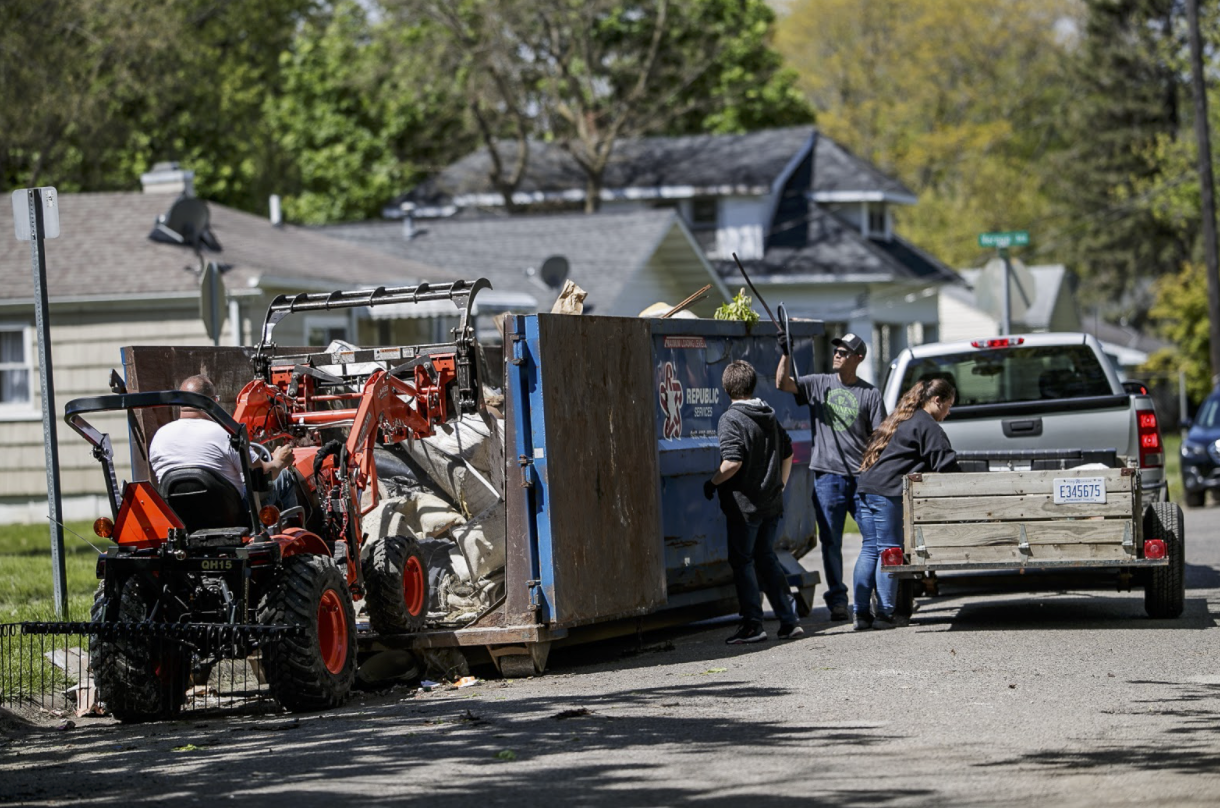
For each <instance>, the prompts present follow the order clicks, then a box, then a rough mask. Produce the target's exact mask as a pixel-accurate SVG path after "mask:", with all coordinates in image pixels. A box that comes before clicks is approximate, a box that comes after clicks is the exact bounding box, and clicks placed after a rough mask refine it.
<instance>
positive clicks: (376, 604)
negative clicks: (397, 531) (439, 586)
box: [364, 536, 430, 634]
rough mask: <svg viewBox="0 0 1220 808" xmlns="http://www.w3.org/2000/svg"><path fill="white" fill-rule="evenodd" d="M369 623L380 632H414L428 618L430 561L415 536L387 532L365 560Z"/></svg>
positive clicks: (365, 585) (374, 544) (421, 626)
mask: <svg viewBox="0 0 1220 808" xmlns="http://www.w3.org/2000/svg"><path fill="white" fill-rule="evenodd" d="M364 587H365V592H366V597H367V598H368V613H369V625H370V626H371V627H372V629H373V631H375V632H376V633H378V634H411V633H414V632H416V631H419V630H420V629H422V628H423V627H424V621H425V620H427V618H428V603H429V600H430V597H429V595H430V587H429V580H428V564H427V562H425V561H424V555H423V551H422V550H421V549H420V546H419V543H418V542H416V541H415V539H412V538H408V537H406V536H386V537H385V538H383V539H381V540H379V541H376V542H374V543H373V547H372V548H371V551H370V552H369V555H368V558H366V559H365V561H364Z"/></svg>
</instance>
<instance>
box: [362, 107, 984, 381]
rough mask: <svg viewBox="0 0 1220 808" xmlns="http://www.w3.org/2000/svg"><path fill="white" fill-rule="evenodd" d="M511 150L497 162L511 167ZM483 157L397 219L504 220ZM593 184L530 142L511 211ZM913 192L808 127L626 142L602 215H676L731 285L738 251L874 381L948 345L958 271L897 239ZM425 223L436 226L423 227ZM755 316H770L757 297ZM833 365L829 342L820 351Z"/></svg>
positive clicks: (567, 197) (559, 205)
mask: <svg viewBox="0 0 1220 808" xmlns="http://www.w3.org/2000/svg"><path fill="white" fill-rule="evenodd" d="M514 155H515V146H514V144H512V143H508V142H506V143H504V144H502V151H501V156H502V158H503V159H505V160H507V161H511V160H512V159H513V157H514ZM490 171H491V159H490V156H489V154H488V152H487V150H485V149H483V150H479V151H476V152H474V153H473V154H470V155H467V156H466V157H464V158H463V159H461V160H459V161H457V162H455V163H453V164H452V165H450V166H448V167H447V168H446V169H445V170H443V171H442V172H440V173H439V174H438V175H436V176H435V177H433V178H431V179H429V180H428V181H427V182H425V183H423V184H421V185H420V186H418V187H416V188H413V189H411V190H410V191H408V192H406V193H404V194H403V195H402V196H400V197H398V198H397V199H395V200H393V201H392V202H391V203H390V204H389V205H387V207H386V209H385V211H384V213H385V215H386V216H387V217H390V218H396V219H402V220H406V221H407V222H409V227H415V226H419V227H425V226H429V225H430V224H431V223H432V222H435V221H437V220H438V219H460V218H462V217H464V216H468V215H470V214H471V213H472V212H477V213H480V214H483V215H486V214H487V213H494V212H500V213H503V212H504V211H505V204H504V199H503V197H502V196H501V195H500V194H499V193H498V192H497V190H496V189H495V187H494V186H493V185H492V183H491V181H490V179H489V175H490ZM584 194H585V181H584V176H583V174H582V173H581V172H580V170H579V168H578V167H577V166H576V164H575V162H574V161H573V160H572V159H571V157H570V156H569V155H568V154H567V153H566V152H565V151H564V150H563V148H562V147H561V146H560V145H558V144H555V143H545V142H531V143H530V144H529V161H528V166H527V169H526V173H525V176H524V178H523V179H522V182H521V183H520V185H519V187H518V188H517V190H516V192H515V193H514V194H513V202H514V203H515V204H516V205H518V206H520V207H522V208H525V209H526V210H555V209H563V208H564V207H565V206H566V207H568V208H571V209H579V208H581V207H583V203H584ZM915 201H916V198H915V194H914V193H913V192H912V191H911V190H910V189H909V188H907V187H906V186H905V185H903V184H902V183H901V182H899V181H898V180H895V179H894V178H892V177H888V176H886V175H885V174H884V173H883V172H881V171H880V170H878V169H877V168H876V167H875V166H873V165H871V164H869V163H868V162H867V161H865V160H861V159H860V158H859V157H856V156H855V155H853V154H852V153H851V152H850V151H848V150H847V149H846V148H844V147H843V146H841V145H840V144H838V143H836V142H835V141H833V140H831V139H830V138H828V137H826V136H824V135H821V134H820V133H819V132H818V131H817V130H816V129H814V128H813V127H808V126H800V127H789V128H784V129H772V130H766V131H761V132H751V133H747V134H738V135H695V136H686V137H652V138H638V139H631V140H623V141H621V142H619V143H618V144H616V146H615V151H614V156H613V159H612V160H611V163H610V165H609V166H608V167H607V170H606V172H605V176H604V184H603V188H602V191H601V199H600V202H601V207H600V210H601V213H600V214H599V215H598V216H597V217H595V218H601V217H604V216H607V215H609V214H613V213H619V212H622V211H642V210H649V209H672V210H675V211H676V212H677V213H678V215H679V216H680V217H681V219H682V221H683V223H684V225H685V226H686V227H687V229H688V230H689V231H690V233H691V235H692V236H693V237H694V239H695V240H696V241H697V242H698V243H699V245H700V246H701V247H702V248H703V251H704V254H705V255H706V256H707V259H708V261H709V263H710V265H711V266H712V268H713V269H714V271H715V273H716V274H717V275H718V276H719V277H720V278H721V280H722V281H723V283H724V285H725V286H726V287H727V288H728V289H729V290H730V291H731V292H735V291H736V290H737V289H738V288H740V287H744V286H745V284H744V282H743V280H742V278H741V275H740V272H739V270H738V268H737V265H736V262H735V261H734V259H733V255H734V254H736V256H737V257H738V258H739V259H740V260H741V262H742V264H743V265H744V267H745V269H746V271H747V272H749V273H750V277H751V279H752V280H753V281H754V283H755V285H756V286H757V287H758V289H759V292H760V293H761V294H762V295H763V296H764V297H765V299H766V300H767V302H768V303H769V304H770V305H771V307H772V308H773V309H774V308H775V307H776V305H777V304H778V303H779V302H783V303H785V309H786V310H787V311H788V313H789V315H791V316H794V317H809V318H815V319H820V320H823V321H825V322H826V324H827V332H828V333H830V334H835V333H842V332H846V331H852V332H855V333H857V334H860V335H862V336H864V338H865V339H866V340H867V341H868V342H869V343H870V345H871V347H872V351H870V362H869V363H867V364H866V365H865V366H862V368H861V375H863V376H865V377H866V378H872V379H875V378H876V377H877V373H878V370H879V369H880V368H883V367H884V366H885V365H886V364H887V363H888V361H889V358H890V357H891V356H893V355H894V354H896V353H897V352H898V351H900V350H902V349H903V348H905V347H906V346H907V345H909V344H918V343H920V342H926V341H932V340H935V339H937V338H938V334H939V322H938V315H937V297H938V295H939V292H940V289H941V288H942V287H944V286H945V285H947V284H957V283H960V280H959V279H958V277H957V275H956V274H955V273H954V272H953V271H952V270H951V269H949V268H948V267H946V266H945V265H944V264H942V263H941V262H940V261H938V260H937V259H936V258H935V257H933V256H931V255H929V254H927V253H926V252H924V251H922V250H920V249H919V248H918V247H917V246H915V245H913V244H911V243H910V242H908V241H906V240H904V239H903V238H901V237H900V236H899V235H898V234H897V233H896V232H895V230H894V220H893V210H894V206H896V205H911V204H914V203H915ZM425 222H427V224H425ZM755 309H756V310H759V311H761V310H762V306H761V305H760V304H759V303H758V302H757V301H755ZM815 353H816V354H817V356H818V364H819V365H820V366H826V367H828V365H829V363H828V357H827V356H826V346H825V345H818V346H816V351H815Z"/></svg>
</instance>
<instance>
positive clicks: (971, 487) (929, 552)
mask: <svg viewBox="0 0 1220 808" xmlns="http://www.w3.org/2000/svg"><path fill="white" fill-rule="evenodd" d="M1139 476H1140V472H1139V468H1138V467H1136V466H1134V465H1130V466H1127V467H1124V468H1104V467H1101V466H1100V464H1099V465H1098V466H1094V467H1085V468H1067V469H1062V468H1060V469H1055V468H1051V469H1041V470H1027V471H991V472H974V473H971V472H967V473H960V474H953V473H942V474H936V473H925V474H910V475H907V477H906V478H905V479H904V480H903V525H904V530H903V547H902V548H890V549H887V550H885V551H883V553H882V568H883V570H884V571H886V572H890V573H892V574H893V575H895V576H896V577H898V578H899V581H900V583H899V590H898V603H897V606H896V611H897V612H898V613H899V614H901V615H904V616H907V617H909V616H910V615H911V613H912V611H913V607H914V600H915V598H916V597H917V596H919V595H934V594H938V592H939V582H940V573H949V574H950V575H954V576H958V575H966V574H972V573H996V572H1004V571H1007V572H1012V573H1018V574H1020V575H1022V576H1027V575H1028V576H1031V583H1033V580H1032V579H1033V578H1035V577H1037V576H1049V575H1056V576H1059V577H1061V578H1062V577H1066V578H1067V579H1068V580H1069V582H1070V583H1071V584H1072V585H1080V584H1089V583H1093V582H1094V581H1095V579H1096V577H1097V575H1098V574H1103V575H1107V574H1108V576H1107V577H1108V578H1109V580H1110V581H1112V582H1113V583H1114V584H1115V585H1116V586H1117V587H1118V589H1119V590H1128V591H1129V590H1131V589H1132V588H1133V587H1134V586H1142V587H1143V589H1144V607H1145V610H1146V611H1147V613H1148V616H1149V617H1153V618H1160V619H1166V618H1175V617H1178V616H1179V615H1180V614H1181V613H1182V610H1183V606H1184V603H1185V589H1184V581H1183V577H1184V570H1185V537H1184V535H1183V527H1182V511H1181V509H1180V508H1179V507H1178V506H1177V505H1175V504H1172V503H1169V502H1159V501H1156V502H1151V503H1148V504H1146V505H1145V504H1144V503H1143V501H1142V491H1141V486H1140V480H1139ZM946 580H949V578H948V576H946Z"/></svg>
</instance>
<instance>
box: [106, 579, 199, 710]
mask: <svg viewBox="0 0 1220 808" xmlns="http://www.w3.org/2000/svg"><path fill="white" fill-rule="evenodd" d="M156 600H157V598H156V594H155V593H154V592H153V587H152V585H151V584H150V583H149V582H147V581H145V580H143V579H141V578H137V577H131V578H128V579H127V581H126V582H125V583H124V584H123V589H122V591H121V592H120V593H119V613H118V620H119V621H120V622H123V623H141V622H144V621H146V620H147V619H148V617H149V615H150V614H151V612H152V610H153V607H154V606H155V605H156ZM105 606H106V599H105V585H104V584H103V585H102V586H99V587H98V589H97V592H96V594H95V595H94V596H93V606H92V608H91V609H90V617H91V619H92V620H93V622H94V623H101V622H102V619H103V617H104V614H105ZM89 658H90V660H91V667H92V669H93V681H94V684H95V685H96V686H97V693H98V698H99V699H100V700H101V701H102V702H103V703H104V704H105V705H106V708H107V709H108V710H109V711H110V714H111V715H113V716H114V717H115V718H117V719H118V720H119V721H123V722H134V721H146V720H149V719H152V718H161V717H167V716H170V715H173V714H174V713H175V712H177V711H178V710H179V709H181V707H182V705H183V703H184V702H185V701H186V688H187V680H188V679H189V677H190V672H191V671H190V656H189V654H187V653H186V652H185V651H184V650H183V649H182V647H181V646H180V645H179V644H178V643H177V642H176V641H175V640H172V639H169V638H154V637H149V636H140V635H138V634H127V635H126V636H123V635H120V636H117V637H112V638H108V637H107V635H106V634H94V635H92V636H91V637H90V639H89Z"/></svg>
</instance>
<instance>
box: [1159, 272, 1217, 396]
mask: <svg viewBox="0 0 1220 808" xmlns="http://www.w3.org/2000/svg"><path fill="white" fill-rule="evenodd" d="M1205 272H1206V269H1205V268H1204V267H1203V265H1202V264H1200V263H1196V262H1189V263H1187V264H1186V265H1185V266H1183V267H1182V269H1181V271H1179V272H1176V273H1173V274H1169V275H1165V276H1163V277H1161V278H1160V279H1158V280H1157V281H1156V284H1155V290H1154V291H1155V295H1156V303H1155V304H1154V305H1153V306H1152V311H1151V314H1152V317H1153V318H1155V319H1156V321H1157V323H1158V324H1159V326H1160V331H1161V333H1162V335H1163V336H1164V337H1165V338H1166V339H1168V340H1169V341H1170V342H1172V343H1173V346H1174V347H1173V348H1170V349H1166V350H1163V351H1158V352H1157V353H1155V354H1153V355H1152V356H1151V357H1149V358H1148V362H1147V363H1146V364H1145V365H1144V367H1143V368H1142V369H1143V370H1149V371H1157V372H1172V373H1176V372H1177V371H1179V370H1185V371H1186V393H1187V395H1188V396H1189V397H1190V399H1191V400H1192V401H1202V400H1203V399H1204V398H1205V397H1206V396H1207V394H1208V393H1210V392H1211V391H1212V387H1213V384H1212V372H1211V360H1210V358H1209V356H1208V344H1209V342H1210V338H1209V333H1208V332H1209V329H1208V315H1207V279H1206V277H1205V275H1204V273H1205Z"/></svg>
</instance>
